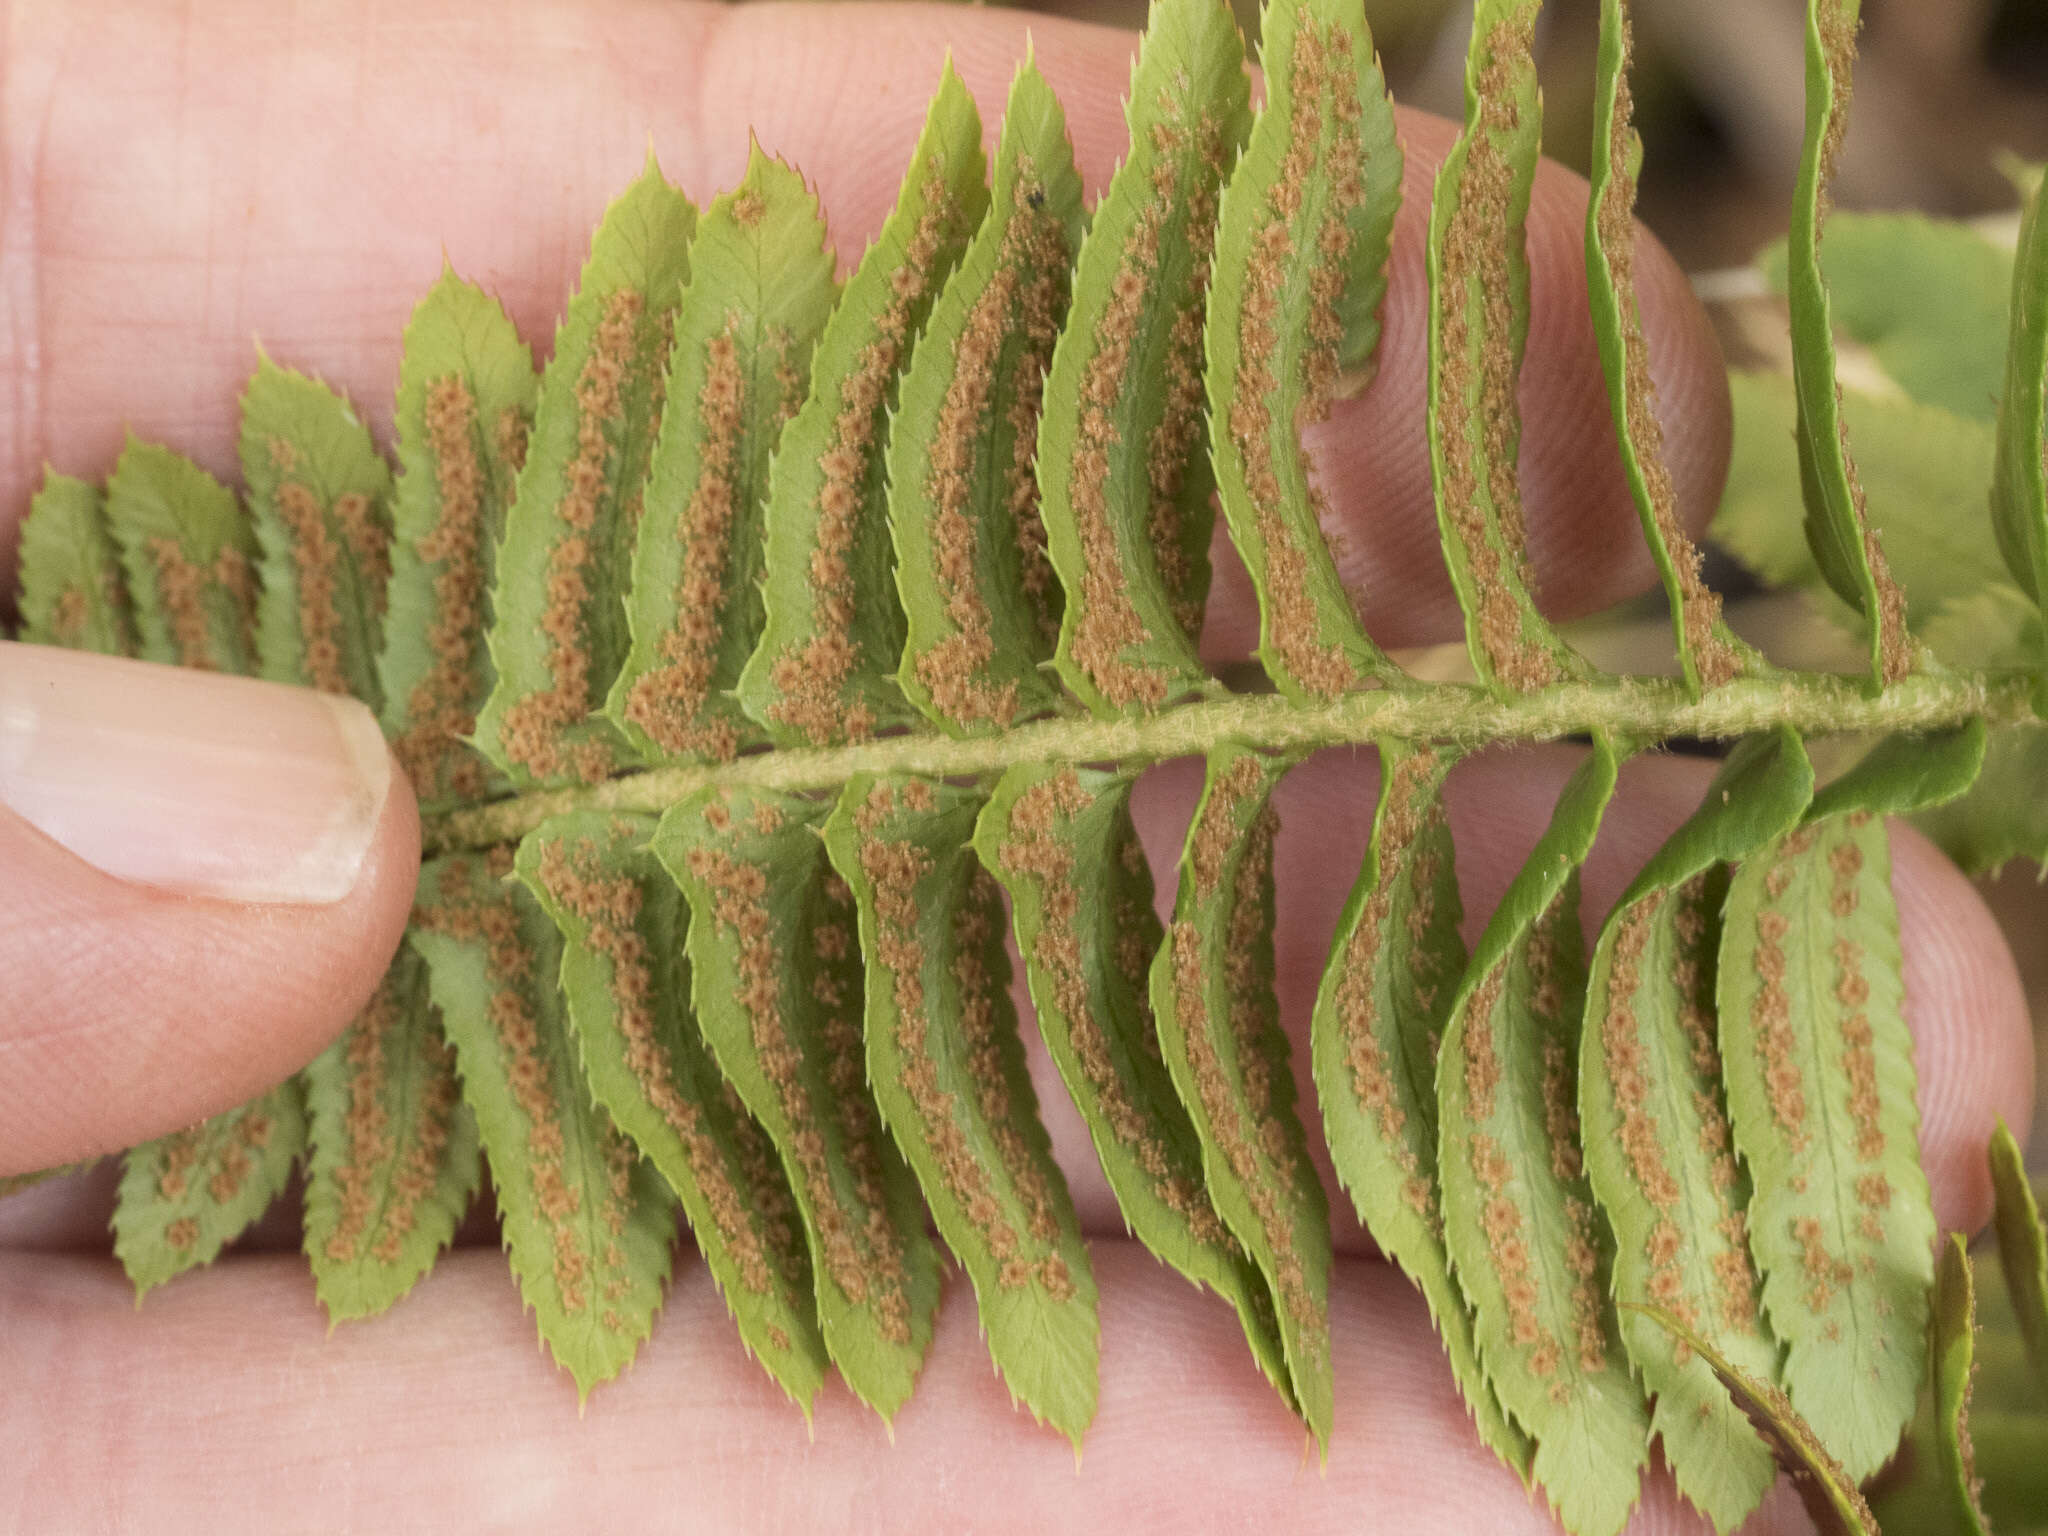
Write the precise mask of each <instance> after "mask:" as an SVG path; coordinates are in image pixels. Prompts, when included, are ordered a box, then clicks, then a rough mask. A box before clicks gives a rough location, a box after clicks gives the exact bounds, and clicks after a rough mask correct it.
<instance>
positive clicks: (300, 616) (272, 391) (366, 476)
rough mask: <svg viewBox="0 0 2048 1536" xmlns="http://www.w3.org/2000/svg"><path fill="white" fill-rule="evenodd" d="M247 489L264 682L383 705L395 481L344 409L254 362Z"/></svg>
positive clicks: (297, 378) (312, 385) (313, 386)
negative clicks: (256, 551) (382, 653)
mask: <svg viewBox="0 0 2048 1536" xmlns="http://www.w3.org/2000/svg"><path fill="white" fill-rule="evenodd" d="M241 457H242V479H243V481H244V483H246V485H247V486H248V497H249V515H250V516H251V518H252V519H253V520H254V522H255V524H256V539H257V543H258V545H259V547H260V548H261V551H262V553H261V556H260V557H259V561H258V576H259V578H260V580H259V583H258V585H259V587H260V591H259V593H258V596H257V599H256V648H257V651H258V652H259V654H260V655H261V657H262V662H263V676H265V677H267V678H269V679H270V680H271V681H273V682H279V683H299V684H303V685H306V686H308V687H313V688H317V689H319V690H320V691H321V692H323V693H340V694H348V695H351V696H353V697H355V698H358V699H361V700H362V701H363V702H364V703H365V704H367V705H369V706H370V708H371V710H372V711H375V710H376V709H377V708H378V707H379V705H380V703H381V697H382V695H381V690H380V687H379V684H378V680H377V653H378V650H379V649H380V647H381V645H382V636H383V620H384V596H385V593H384V588H385V582H386V581H387V580H388V579H389V577H390V574H391V508H390V505H389V501H390V495H391V470H390V468H389V466H387V465H386V464H385V462H384V456H383V455H382V454H381V453H379V452H378V451H377V445H376V444H375V443H373V442H372V441H371V440H370V432H369V429H368V428H367V427H365V426H364V425H363V423H362V420H361V419H360V418H359V417H358V416H357V415H356V413H355V410H354V408H353V407H352V406H350V404H349V403H348V401H347V400H345V399H343V398H342V397H341V396H340V395H338V394H336V393H335V392H334V391H333V390H331V389H329V388H328V387H327V386H326V385H325V384H323V383H321V382H320V381H319V380H317V379H310V378H307V377H306V375H304V374H302V373H295V372H293V371H292V370H290V369H288V368H280V367H278V366H277V364H275V363H273V362H272V361H271V360H270V359H269V358H268V357H262V356H260V355H259V361H258V363H257V365H256V373H255V376H254V377H253V378H251V379H250V380H249V387H248V389H247V390H245V391H244V392H243V394H242V436H241Z"/></svg>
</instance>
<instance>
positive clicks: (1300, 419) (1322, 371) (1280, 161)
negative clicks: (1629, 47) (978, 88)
mask: <svg viewBox="0 0 2048 1536" xmlns="http://www.w3.org/2000/svg"><path fill="white" fill-rule="evenodd" d="M1261 36H1262V39H1263V41H1262V42H1261V44H1260V53H1259V59H1260V63H1261V64H1262V65H1263V67H1264V71H1265V83H1266V105H1265V108H1264V110H1262V111H1261V112H1260V113H1259V116H1258V119H1257V121H1256V122H1255V123H1254V124H1253V126H1252V132H1251V137H1250V139H1249V141H1248V142H1247V143H1246V145H1245V151H1244V153H1243V154H1242V155H1241V156H1239V158H1238V162H1237V168H1236V170H1234V171H1233V172H1232V173H1231V177H1230V183H1229V185H1228V187H1227V188H1226V189H1225V191H1224V194H1223V207H1222V212H1221V214H1220V216H1219V218H1218V222H1217V234H1216V241H1217V247H1218V249H1219V250H1224V251H1233V252H1242V253H1243V257H1244V259H1243V260H1242V261H1225V262H1224V263H1223V264H1222V265H1221V266H1220V267H1219V268H1218V269H1217V271H1216V275H1215V287H1214V289H1213V291H1212V293H1211V295H1210V299H1209V316H1208V323H1207V331H1206V337H1207V341H1206V351H1207V359H1208V372H1207V381H1208V395H1209V410H1210V441H1211V444H1212V448H1213V461H1214V464H1215V470H1216V482H1217V489H1218V492H1219V493H1220V499H1221V501H1222V504H1223V511H1224V515H1225V517H1226V518H1227V519H1228V521H1229V524H1230V533H1231V538H1232V539H1233V541H1234V542H1235V543H1236V545H1237V548H1238V552H1239V553H1240V554H1241V555H1242V556H1243V557H1244V562H1245V567H1246V569H1247V570H1248V571H1249V572H1250V574H1251V579H1252V585H1253V587H1254V588H1255V589H1256V590H1257V592H1258V594H1259V657H1260V660H1261V661H1263V662H1264V663H1265V666H1266V670H1267V672H1268V673H1269V674H1270V675H1271V676H1272V678H1273V680H1274V681H1275V682H1276V683H1277V684H1278V685H1279V686H1280V688H1281V689H1282V690H1283V691H1284V692H1287V693H1288V694H1290V695H1291V696H1293V697H1296V698H1325V697H1329V696H1331V695H1333V694H1337V693H1342V692H1344V691H1345V690H1347V689H1349V688H1353V687H1356V686H1358V685H1359V684H1360V683H1362V682H1364V681H1366V680H1368V679H1382V680H1388V681H1391V680H1392V679H1394V678H1396V677H1398V676H1399V673H1398V671H1397V670H1396V669H1395V667H1394V665H1393V663H1392V662H1390V661H1388V660H1387V658H1386V657H1385V656H1384V655H1383V654H1382V653H1381V652H1380V650H1379V648H1378V647H1377V646H1376V645H1374V644H1373V643H1372V641H1371V640H1370V639H1368V638H1367V636H1366V633H1365V630H1364V628H1363V626H1362V625H1360V623H1359V621H1358V615H1357V613H1356V612H1355V611H1354V609H1353V606H1352V602H1351V598H1350V596H1349V594H1348V593H1347V592H1346V591H1345V589H1344V584H1343V582H1342V581H1341V580H1340V579H1339V578H1338V575H1337V566H1336V562H1335V561H1334V560H1333V559H1332V558H1331V556H1330V549H1329V545H1328V543H1327V541H1326V540H1325V538H1324V535H1323V530H1322V521H1323V517H1324V514H1325V512H1326V511H1327V508H1326V506H1325V504H1324V501H1323V497H1322V493H1321V491H1320V490H1318V489H1317V487H1316V486H1315V484H1314V482H1313V481H1312V479H1311V478H1310V475H1309V468H1308V460H1307V457H1306V456H1305V455H1304V453H1303V452H1302V448H1301V442H1300V433H1301V429H1302V428H1304V427H1307V426H1310V425H1312V424H1314V423H1316V422H1318V421H1321V420H1323V419H1324V418H1326V417H1327V416H1328V415H1329V413H1330V406H1331V403H1332V401H1333V400H1334V399H1335V398H1336V395H1337V393H1338V390H1339V388H1340V387H1356V386H1361V385H1362V382H1363V380H1364V378H1366V377H1369V375H1370V370H1371V368H1372V365H1373V361H1374V353H1375V351H1376V350H1377V348H1378V345H1379V336H1380V317H1379V309H1380V303H1381V300H1382V299H1383V298H1384V297H1385V296H1386V289H1387V252H1388V249H1389V247H1390V245H1391V242H1392V238H1393V228H1394V214H1395V211H1396V210H1397V209H1398V208H1399V206H1400V202H1401V147H1400V144H1399V142H1398V141H1397V140H1396V138H1395V134H1394V108H1393V103H1392V102H1391V101H1390V100H1389V99H1388V96H1387V87H1386V82H1385V80H1384V79H1382V78H1381V75H1380V68H1379V60H1378V59H1377V58H1376V57H1375V56H1374V54H1373V46H1372V35H1371V33H1370V32H1369V31H1368V30H1367V28H1366V24H1365V13H1364V11H1363V9H1362V8H1360V7H1358V6H1355V5H1344V4H1341V3H1337V0H1273V3H1271V4H1269V5H1268V6H1267V7H1266V9H1265V11H1264V14H1263V20H1262V26H1261ZM1347 374H1348V375H1349V377H1348V378H1347V377H1346V375H1347Z"/></svg>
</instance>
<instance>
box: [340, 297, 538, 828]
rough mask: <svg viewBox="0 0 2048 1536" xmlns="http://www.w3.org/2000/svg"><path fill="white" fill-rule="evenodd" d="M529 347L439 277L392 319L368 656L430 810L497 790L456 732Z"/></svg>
mask: <svg viewBox="0 0 2048 1536" xmlns="http://www.w3.org/2000/svg"><path fill="white" fill-rule="evenodd" d="M538 390H539V377H538V375H537V374H536V373H535V372H534V367H533V353H532V351H531V350H530V349H529V348H528V347H527V345H526V343H525V342H523V341H521V340H520V339H519V333H518V332H517V331H515V330H514V329H513V328H512V322H511V321H510V320H509V319H507V318H506V316H505V311H504V310H503V309H501V308H500V307H499V305H498V302H497V300H495V299H493V298H491V297H490V296H489V295H488V294H486V293H485V292H484V291H483V290H482V289H481V288H478V287H476V286H475V285H474V284H471V283H466V282H463V281H462V280H461V279H460V278H458V277H457V276H456V275H455V274H454V273H453V272H449V271H444V272H442V274H441V278H440V281H438V282H437V283H435V284H434V286H433V287H432V288H431V289H429V290H428V292H427V296H426V297H425V298H423V299H421V300H420V302H419V305H418V307H417V308H415V309H414V310H413V312H412V318H411V320H410V321H408V322H407V324H406V327H405V356H404V359H403V361H402V362H401V363H400V364H399V370H398V403H397V409H396V412H395V415H396V418H397V420H396V426H397V431H398V478H397V480H396V481H395V482H394V484H393V486H392V493H391V520H392V543H391V584H390V589H389V591H390V599H389V603H388V605H387V607H386V610H385V616H384V647H383V650H382V652H381V653H380V654H379V655H378V658H377V678H378V683H379V686H380V687H381V688H382V690H383V695H384V710H383V715H382V723H383V726H384V734H385V735H386V736H387V737H389V738H390V740H391V750H392V751H393V752H394V753H395V754H397V757H398V760H399V762H400V763H402V764H404V766H405V772H406V776H407V777H408V778H409V779H411V780H412V786H413V792H414V793H415V794H416V795H418V797H419V802H420V808H421V809H422V810H423V811H433V810H437V809H441V808H444V807H446V806H448V805H451V804H459V803H461V802H463V801H466V800H475V799H478V798H480V797H482V796H484V795H486V794H491V793H496V792H499V791H501V790H503V789H504V787H505V781H504V778H503V777H502V776H501V775H500V774H499V773H498V771H497V770H496V769H494V768H492V767H491V766H490V764H489V763H487V762H486V761H485V760H484V759H483V758H482V757H481V756H480V755H478V753H477V752H476V751H475V749H474V748H472V747H471V746H470V745H469V743H468V742H467V741H465V740H464V739H463V738H465V737H467V736H468V735H469V734H470V732H471V731H473V730H474V729H475V728H476V715H477V710H478V709H479V708H481V707H482V705H483V702H484V700H485V699H486V698H488V697H489V696H490V691H491V685H492V683H493V681H494V680H495V679H496V677H497V672H496V669H495V668H494V667H493V666H492V665H491V658H490V653H489V651H488V649H487V648H486V646H485V643H484V636H485V634H486V633H487V631H488V629H489V626H490V620H491V612H492V607H493V603H494V598H493V594H492V591H491V587H490V583H489V581H488V580H487V579H486V578H487V577H488V575H489V572H490V560H491V557H492V554H493V553H494V552H495V550H496V549H497V546H498V540H499V537H500V535H501V534H502V533H503V531H504V527H505V511H506V508H508V507H509V506H510V505H511V503H512V495H513V488H514V486H515V484H516V482H517V478H518V474H519V469H520V466H521V465H523V464H524V463H525V462H526V443H527V436H528V433H529V431H530V429H531V427H532V422H533V409H534V397H535V395H536V393H537V392H538Z"/></svg>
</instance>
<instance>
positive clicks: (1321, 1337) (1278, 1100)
mask: <svg viewBox="0 0 2048 1536" xmlns="http://www.w3.org/2000/svg"><path fill="white" fill-rule="evenodd" d="M1293 766H1294V764H1293V761H1292V760H1291V759H1287V758H1267V757H1262V756H1261V755H1260V754H1259V753H1257V752H1254V751H1252V750H1251V749H1250V748H1246V747H1238V746H1225V747H1222V748H1220V749H1218V750H1217V751H1215V752H1212V753H1211V754H1210V755H1209V763H1208V773H1207V777H1206V778H1205V780H1204V782H1203V785H1202V798H1201V801H1200V802H1199V803H1198V804H1197V805H1196V807H1195V815H1194V820H1193V821H1192V822H1190V823H1189V826H1188V834H1187V841H1186V843H1185V845H1184V847H1183V849H1182V852H1181V863H1180V889H1179V891H1178V893H1177V894H1176V896H1175V899H1174V907H1173V921H1172V923H1171V924H1169V925H1168V927H1167V930H1166V942H1165V943H1164V944H1163V945H1162V946H1161V947H1160V949H1159V953H1158V956H1157V958H1156V959H1154V960H1153V962H1152V1012H1153V1016H1154V1017H1155V1018H1156V1019H1157V1020H1158V1026H1159V1047H1160V1054H1161V1055H1162V1056H1163V1057H1165V1059H1166V1065H1167V1069H1168V1071H1170V1072H1171V1073H1172V1074H1173V1086H1174V1087H1175V1089H1177V1090H1178V1091H1179V1093H1180V1098H1181V1102H1182V1103H1183V1104H1184V1105H1186V1106H1187V1111H1188V1115H1189V1117H1190V1118H1191V1119H1192V1120H1193V1121H1194V1124H1195V1134H1196V1135H1197V1136H1198V1137H1199V1138H1200V1140H1201V1145H1202V1167H1203V1170H1204V1172H1205V1173H1206V1174H1207V1176H1208V1181H1209V1198H1210V1199H1211V1200H1213V1201H1215V1203H1216V1209H1217V1211H1218V1212H1220V1213H1221V1215H1222V1217H1223V1220H1224V1222H1225V1223H1226V1224H1227V1225H1228V1226H1229V1228H1230V1230H1231V1232H1232V1234H1233V1235H1234V1236H1235V1237H1236V1238H1237V1240H1238V1241H1239V1242H1240V1243H1242V1244H1243V1245H1244V1247H1245V1251H1246V1252H1247V1253H1249V1254H1250V1255H1251V1256H1252V1258H1253V1260H1254V1261H1255V1262H1256V1263H1257V1264H1258V1266H1259V1270H1260V1273H1262V1274H1263V1275H1264V1276H1265V1277H1266V1283H1267V1284H1268V1285H1269V1286H1271V1287H1272V1291H1273V1301H1274V1306H1275V1310H1276V1311H1277V1313H1278V1316H1279V1322H1280V1338H1281V1341H1282V1343H1283V1344H1284V1346H1285V1348H1286V1354H1287V1372H1288V1377H1289V1379H1290V1380H1291V1381H1292V1382H1293V1385H1294V1399H1295V1402H1296V1404H1297V1405H1298V1407H1299V1411H1300V1413H1301V1416H1302V1418H1303V1419H1305V1420H1306V1421H1307V1422H1308V1426H1309V1428H1310V1430H1312V1431H1313V1432H1314V1434H1315V1437H1316V1441H1317V1443H1318V1444H1319V1445H1320V1446H1321V1447H1322V1448H1323V1449H1324V1450H1325V1451H1326V1452H1327V1450H1328V1449H1329V1444H1330V1429H1331V1420H1332V1417H1333V1415H1334V1413H1335V1407H1336V1404H1335V1392H1334V1389H1333V1387H1332V1385H1331V1378H1330V1264H1331V1258H1330V1212H1329V1204H1328V1201H1327V1200H1326V1198H1325V1197H1324V1195H1323V1186H1322V1181H1321V1180H1320V1179H1319V1178H1318V1177H1317V1176H1316V1170H1315V1165H1314V1164H1313V1163H1312V1162H1311V1161H1310V1160H1309V1151H1308V1132H1307V1130H1306V1129H1305V1128H1304V1127H1303V1125H1302V1123H1301V1116H1300V1114H1299V1113H1298V1112H1297V1110H1296V1108H1295V1096H1294V1076H1293V1072H1292V1069H1291V1065H1290V1061H1289V1056H1290V1053H1289V1050H1288V1045H1287V1037H1286V1035H1285V1034H1283V1033H1282V1032H1281V1029H1280V1018H1279V1005H1278V1003H1277V1002H1276V1001H1275V999H1274V996H1273V840H1274V838H1275V836H1276V835H1277V834H1278V832H1279V829H1280V818H1279V814H1278V813H1277V812H1276V811H1275V810H1274V809H1273V804H1272V794H1273V788H1274V786H1275V785H1276V784H1277V783H1279V781H1280V779H1281V778H1282V777H1283V776H1284V775H1285V774H1286V772H1287V770H1288V769H1289V768H1291V767H1293Z"/></svg>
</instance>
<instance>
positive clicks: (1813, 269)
mask: <svg viewBox="0 0 2048 1536" xmlns="http://www.w3.org/2000/svg"><path fill="white" fill-rule="evenodd" d="M1862 8H1863V0H1807V9H1806V145H1805V149H1804V151H1803V152H1802V154H1801V157H1800V163H1799V184H1798V189H1797V191H1796V193H1795V195H1794V197H1793V202H1792V228H1791V234H1790V236H1789V241H1788V248H1787V270H1786V288H1787V299H1788V301H1789V302H1790V305H1791V309H1792V375H1793V387H1794V389H1795V391H1796V392H1797V394H1798V399H1799V411H1798V428H1797V437H1798V444H1799V467H1800V483H1801V487H1802V489H1803V491H1804V495H1805V502H1806V540H1807V543H1808V544H1809V545H1810V546H1811V547H1812V549H1813V555H1814V561H1815V563H1816V564H1817V565H1818V566H1819V567H1820V571H1821V574H1822V575H1823V576H1824V577H1825V578H1826V579H1827V583H1828V585H1829V586H1830V587H1832V588H1833V589H1834V591H1835V594H1836V595H1837V596H1838V597H1840V598H1841V599H1842V600H1843V601H1844V602H1846V603H1848V604H1849V605H1850V607H1852V608H1854V609H1855V610H1856V611H1857V612H1858V613H1860V614H1861V615H1862V616H1863V619H1864V628H1865V634H1866V636H1867V641H1868V649H1869V654H1870V672H1871V683H1870V686H1871V687H1872V688H1873V689H1876V688H1878V687H1881V686H1882V685H1883V684H1885V683H1889V682H1894V681H1896V680H1897V679H1898V678H1900V677H1903V676H1905V675H1906V673H1907V672H1909V671H1911V670H1912V668H1913V666H1914V663H1915V660H1916V657H1915V652H1914V647H1913V644H1912V641H1911V639H1910V637H1909V636H1908V635H1907V633H1906V619H1905V611H1904V602H1903V600H1902V599H1901V597H1900V595H1899V592H1898V590H1897V587H1896V585H1895V584H1894V582H1893V580H1892V577H1891V572H1890V569H1889V567H1888V566H1887V564H1886V560H1885V554H1886V552H1885V550H1884V549H1883V547H1882V545H1881V544H1880V542H1879V540H1878V537H1877V535H1876V534H1875V533H1874V532H1873V531H1872V529H1871V528H1870V527H1869V525H1868V522H1867V520H1866V515H1865V511H1864V492H1863V489H1862V488H1861V486H1860V484H1859V482H1858V479H1857V473H1856V466H1855V463H1854V461H1853V460H1852V459H1851V457H1850V453H1849V437H1848V430H1847V427H1846V425H1845V424H1844V422H1843V420H1842V414H1841V404H1840V402H1841V393H1840V388H1839V386H1838V385H1837V383H1836V369H1835V334H1834V321H1833V317H1832V314H1831V312H1830V308H1829V301H1828V289H1827V282H1826V279H1825V278H1824V277H1823V276H1822V273H1821V262H1820V242H1821V225H1822V223H1823V222H1824V221H1825V219H1826V217H1827V185H1828V182H1829V180H1830V178H1831V177H1832V175H1833V173H1834V157H1835V154H1836V152H1837V150H1838V148H1839V146H1840V143H1841V137H1842V134H1843V132H1844V130H1845V127H1846V121H1847V113H1848V107H1849V103H1848V97H1849V91H1850V84H1851V82H1850V71H1851V68H1852V66H1853V63H1854V60H1855V39H1856V30H1857V28H1858V26H1859V25H1860V23H1861V13H1862Z"/></svg>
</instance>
